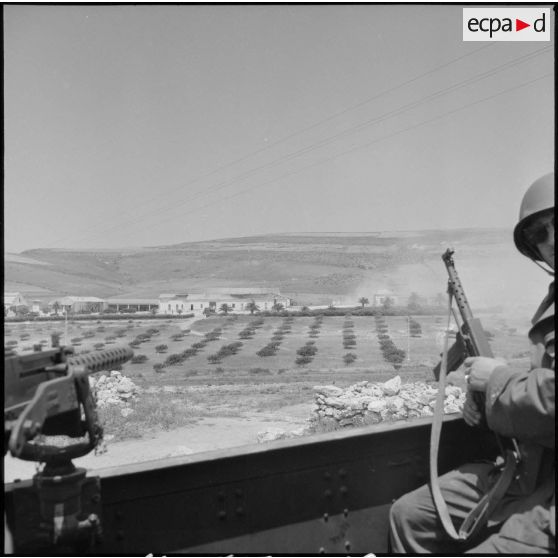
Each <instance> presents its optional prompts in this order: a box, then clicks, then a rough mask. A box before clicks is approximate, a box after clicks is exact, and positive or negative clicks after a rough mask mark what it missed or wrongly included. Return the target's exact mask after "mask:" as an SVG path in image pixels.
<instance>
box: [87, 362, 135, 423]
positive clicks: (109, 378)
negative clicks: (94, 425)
mask: <svg viewBox="0 0 558 558" xmlns="http://www.w3.org/2000/svg"><path fill="white" fill-rule="evenodd" d="M89 386H90V387H91V391H92V393H93V395H94V397H95V399H96V401H97V406H98V407H99V408H103V407H106V406H107V405H118V406H119V407H121V411H120V412H121V413H122V416H128V415H129V414H131V413H133V412H134V411H133V409H132V408H131V406H130V404H131V403H132V401H134V400H135V399H137V397H138V394H139V392H140V388H139V387H138V386H137V385H136V384H134V382H132V380H130V378H128V377H126V376H123V375H122V374H121V373H120V372H118V371H117V370H113V371H112V372H110V373H109V374H108V375H106V374H103V375H102V376H100V377H99V378H95V377H93V376H89Z"/></svg>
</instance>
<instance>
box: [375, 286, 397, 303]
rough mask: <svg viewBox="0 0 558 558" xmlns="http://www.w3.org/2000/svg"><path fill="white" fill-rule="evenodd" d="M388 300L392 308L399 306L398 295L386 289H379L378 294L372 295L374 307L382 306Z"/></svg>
mask: <svg viewBox="0 0 558 558" xmlns="http://www.w3.org/2000/svg"><path fill="white" fill-rule="evenodd" d="M388 298H389V299H390V300H391V303H392V304H393V305H394V306H397V305H398V304H399V296H398V295H396V294H394V293H393V292H392V291H390V290H388V289H380V290H379V291H378V292H376V293H374V306H382V304H384V303H385V301H386V299H388Z"/></svg>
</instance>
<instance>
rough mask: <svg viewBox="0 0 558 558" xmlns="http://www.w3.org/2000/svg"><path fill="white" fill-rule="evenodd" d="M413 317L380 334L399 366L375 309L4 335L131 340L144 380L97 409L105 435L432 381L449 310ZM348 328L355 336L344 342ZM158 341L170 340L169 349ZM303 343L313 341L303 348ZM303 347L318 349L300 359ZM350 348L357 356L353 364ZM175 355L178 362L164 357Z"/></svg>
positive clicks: (29, 341) (29, 340) (519, 361)
mask: <svg viewBox="0 0 558 558" xmlns="http://www.w3.org/2000/svg"><path fill="white" fill-rule="evenodd" d="M414 319H415V320H416V321H417V322H418V323H419V324H420V326H421V332H420V333H419V334H416V333H415V336H409V335H408V331H409V330H408V321H407V317H405V316H386V317H385V324H386V326H387V331H386V332H384V334H387V335H389V337H390V339H391V340H392V341H393V343H394V344H395V346H396V347H397V348H398V349H402V350H403V351H405V357H404V359H403V361H402V362H401V365H400V366H398V367H397V369H396V367H395V366H394V365H393V364H391V363H389V362H387V361H386V360H385V358H384V355H383V354H382V351H381V349H380V345H379V342H378V337H377V335H378V331H377V323H376V321H375V318H374V317H372V316H349V315H345V316H323V317H321V318H320V317H315V316H313V317H302V316H291V317H281V316H273V317H259V316H257V315H254V316H250V315H242V316H239V315H229V316H222V315H219V316H213V317H210V318H206V319H200V320H197V321H196V320H193V319H189V320H172V321H171V320H141V319H138V318H134V319H133V320H132V319H130V320H119V321H105V320H102V321H101V320H98V321H81V322H80V321H77V320H76V321H70V322H69V323H68V325H67V333H66V335H64V323H63V322H26V323H7V324H6V327H5V343H6V346H11V347H13V348H14V349H15V350H16V351H17V352H18V353H19V354H26V353H28V352H30V351H31V350H32V346H33V345H34V344H37V343H41V344H42V345H43V346H44V347H45V348H48V346H49V344H50V341H49V340H50V334H51V333H53V332H60V333H62V338H61V341H62V342H64V337H65V336H66V337H67V341H68V343H70V344H73V345H74V348H75V352H76V353H77V354H79V353H80V352H88V351H90V352H95V351H96V350H98V349H101V348H109V347H113V346H115V345H121V344H129V343H133V344H135V345H136V346H135V347H134V351H135V359H134V361H130V362H127V363H126V364H124V365H123V367H122V374H123V375H125V376H128V377H129V378H131V379H132V380H133V381H134V382H135V383H136V384H137V385H138V386H140V387H141V388H143V390H144V391H143V393H142V395H141V397H140V398H139V399H138V400H137V401H136V402H135V403H134V404H133V406H132V407H133V408H134V411H135V412H134V413H133V414H131V415H129V416H127V417H123V416H122V415H121V414H120V413H119V411H118V409H111V408H108V409H107V410H102V411H101V416H102V419H103V420H104V422H105V431H106V433H107V434H108V436H109V438H110V437H113V438H115V439H127V438H134V437H141V436H143V435H145V434H146V433H149V432H154V431H161V430H172V429H174V428H178V427H181V426H185V425H189V424H193V423H196V422H197V421H199V420H201V419H204V418H207V417H214V418H216V417H247V416H254V415H255V414H256V415H258V414H262V413H263V414H265V413H269V412H273V411H282V412H284V414H285V415H287V414H288V413H289V412H291V411H292V412H293V413H295V412H300V410H301V409H304V410H305V412H307V413H309V412H310V407H311V404H312V401H313V397H314V390H313V386H315V385H318V384H335V385H337V386H339V387H345V386H349V385H351V384H354V383H356V382H359V381H363V380H368V381H371V382H379V381H385V380H387V379H389V378H391V377H393V376H395V375H396V374H399V375H400V376H401V378H402V381H403V382H413V381H432V380H433V377H432V372H431V370H432V367H433V366H434V365H435V364H436V362H437V360H438V355H439V353H440V351H441V335H442V333H441V332H442V331H443V327H444V325H443V319H442V318H440V317H439V316H418V317H415V318H414ZM483 323H484V324H485V327H486V328H487V329H488V328H489V327H488V326H490V331H491V333H492V334H493V338H492V341H491V343H492V347H493V350H494V352H495V353H496V354H497V355H498V356H502V357H504V358H507V359H509V360H510V361H511V362H512V365H514V366H520V367H524V366H527V359H526V350H527V343H526V340H525V336H524V332H516V331H514V330H513V329H510V328H508V327H507V325H506V324H505V322H503V321H502V320H500V321H494V322H493V323H487V322H485V321H484V320H483ZM347 333H350V335H351V338H352V341H351V343H353V344H352V345H351V346H349V347H347V348H346V347H344V336H346V334H347ZM273 341H275V350H271V351H269V350H268V352H271V353H272V354H270V355H269V356H259V355H258V353H259V352H260V351H261V350H262V349H264V348H265V347H266V346H267V347H269V344H270V343H271V342H273ZM101 344H102V346H101ZM309 344H310V345H309ZM161 345H166V346H167V348H166V349H164V350H163V348H162V347H160V346H161ZM305 346H306V347H308V346H310V347H313V348H312V349H311V350H310V351H308V350H306V351H305V350H304V349H303V347H305ZM301 349H303V350H302V353H305V354H307V353H313V354H312V355H310V357H308V356H307V358H306V360H303V361H302V362H301V361H300V357H301V354H300V351H301ZM297 351H299V352H297ZM264 353H265V351H264ZM348 353H351V354H352V355H353V357H351V360H352V361H351V362H349V363H348V364H347V363H346V355H347V354H348ZM260 354H262V353H260ZM219 355H221V357H219ZM353 359H354V360H353ZM172 360H175V361H177V362H176V364H168V362H169V361H172ZM297 361H298V363H297ZM165 362H166V363H167V364H165ZM100 375H101V373H98V374H97V376H100Z"/></svg>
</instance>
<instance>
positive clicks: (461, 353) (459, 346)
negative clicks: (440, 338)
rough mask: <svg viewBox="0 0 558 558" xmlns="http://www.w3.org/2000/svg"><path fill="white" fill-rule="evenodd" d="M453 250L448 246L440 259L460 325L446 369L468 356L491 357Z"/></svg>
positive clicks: (438, 366)
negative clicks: (445, 272)
mask: <svg viewBox="0 0 558 558" xmlns="http://www.w3.org/2000/svg"><path fill="white" fill-rule="evenodd" d="M453 253H454V251H453V250H450V249H449V248H448V249H447V250H446V251H445V253H444V254H443V255H442V260H443V261H444V264H445V265H446V269H447V271H448V275H449V279H448V293H449V294H450V295H452V296H453V297H454V299H455V302H456V305H457V309H458V310H459V313H460V315H461V321H462V325H461V326H460V327H459V331H458V332H457V334H456V336H455V343H454V344H453V345H452V346H451V347H450V349H449V351H448V356H447V367H448V368H447V371H448V372H453V371H455V370H457V369H458V368H459V367H460V366H461V365H462V364H463V361H464V360H465V359H466V358H467V357H470V356H485V357H490V358H493V357H494V355H493V354H492V349H491V348H490V344H489V342H488V338H487V336H486V333H485V331H484V329H483V327H482V325H481V322H480V320H479V319H478V318H474V317H473V312H472V311H471V307H470V306H469V302H468V301H467V297H466V295H465V291H464V289H463V285H462V284H461V281H460V279H459V276H458V275H457V271H456V269H455V263H454V261H453ZM454 318H455V321H456V323H457V324H458V325H459V321H458V319H457V316H456V315H455V312H454ZM441 365H442V363H441V361H440V362H439V363H438V364H437V365H436V366H435V368H434V370H433V372H434V376H435V377H436V380H438V379H439V378H440V367H441Z"/></svg>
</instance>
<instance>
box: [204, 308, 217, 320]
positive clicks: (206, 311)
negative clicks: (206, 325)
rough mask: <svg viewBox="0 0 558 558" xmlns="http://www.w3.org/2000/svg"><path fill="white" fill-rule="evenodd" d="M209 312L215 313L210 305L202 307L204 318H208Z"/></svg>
mask: <svg viewBox="0 0 558 558" xmlns="http://www.w3.org/2000/svg"><path fill="white" fill-rule="evenodd" d="M211 314H215V310H214V309H213V308H211V307H209V306H208V307H207V308H204V309H203V315H204V316H205V317H206V318H209V316H211Z"/></svg>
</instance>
